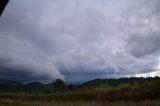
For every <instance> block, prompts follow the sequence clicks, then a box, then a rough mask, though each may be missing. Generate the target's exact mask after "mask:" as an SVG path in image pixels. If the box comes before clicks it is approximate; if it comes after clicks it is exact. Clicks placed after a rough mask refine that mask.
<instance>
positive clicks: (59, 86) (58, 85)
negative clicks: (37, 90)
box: [54, 79, 65, 92]
mask: <svg viewBox="0 0 160 106" xmlns="http://www.w3.org/2000/svg"><path fill="white" fill-rule="evenodd" d="M54 84H55V85H54V91H55V92H63V91H64V90H65V83H64V81H63V80H61V79H56V80H55V82H54Z"/></svg>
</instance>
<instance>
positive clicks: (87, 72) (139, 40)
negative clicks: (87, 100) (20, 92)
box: [0, 0, 160, 82]
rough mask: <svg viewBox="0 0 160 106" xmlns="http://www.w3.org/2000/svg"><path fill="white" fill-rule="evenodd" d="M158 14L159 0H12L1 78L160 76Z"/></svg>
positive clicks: (0, 47)
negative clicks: (149, 74) (151, 74)
mask: <svg viewBox="0 0 160 106" xmlns="http://www.w3.org/2000/svg"><path fill="white" fill-rule="evenodd" d="M159 19H160V0H11V1H10V2H9V4H8V5H7V7H6V9H5V11H4V13H3V15H2V17H1V18H0V78H5V79H14V80H18V81H23V82H26V81H42V82H48V81H52V80H54V79H56V78H61V79H64V80H65V81H68V82H82V81H87V80H91V79H95V78H119V77H125V76H135V75H139V74H144V73H150V72H155V73H156V75H160V72H158V73H157V71H159V69H157V68H156V69H155V68H154V67H156V66H157V65H158V58H159V56H160V20H159ZM154 75H155V74H154V73H153V76H154Z"/></svg>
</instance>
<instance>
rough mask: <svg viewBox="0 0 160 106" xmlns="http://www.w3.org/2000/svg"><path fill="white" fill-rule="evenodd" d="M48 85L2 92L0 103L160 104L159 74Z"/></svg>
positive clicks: (36, 105) (6, 105)
mask: <svg viewBox="0 0 160 106" xmlns="http://www.w3.org/2000/svg"><path fill="white" fill-rule="evenodd" d="M9 84H10V83H9ZM15 84H17V83H15V82H14V85H15ZM3 85H4V83H3ZM10 85H11V84H10ZM19 85H21V84H19ZM35 85H36V86H38V87H39V84H37V83H36V84H35V83H34V88H35V87H36V86H35ZM21 86H24V85H21ZM30 87H32V86H31V84H30ZM47 87H48V88H47ZM47 87H46V88H47V89H46V88H45V89H44V88H43V89H37V88H36V89H34V90H29V91H25V90H24V91H21V92H18V90H15V91H12V90H11V91H10V90H9V91H8V92H7V91H5V92H1V93H0V106H117V105H119V106H160V78H159V77H155V78H121V79H105V80H102V79H96V80H92V81H89V82H86V83H83V84H81V85H77V86H74V85H72V84H69V85H65V83H64V81H62V80H60V79H58V80H56V81H55V82H54V86H53V83H52V86H47ZM1 88H4V86H3V87H1ZM18 89H19V88H18ZM2 90H3V89H2Z"/></svg>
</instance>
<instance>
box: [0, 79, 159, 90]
mask: <svg viewBox="0 0 160 106" xmlns="http://www.w3.org/2000/svg"><path fill="white" fill-rule="evenodd" d="M156 81H160V77H155V78H151V77H149V78H134V77H133V78H119V79H94V80H91V81H87V82H85V83H82V84H79V85H76V86H75V87H76V88H100V87H101V88H102V87H104V88H106V87H111V88H113V87H114V88H116V87H118V86H121V87H123V86H124V85H125V86H126V85H127V84H129V86H130V87H131V86H141V85H142V84H152V83H153V82H156ZM54 86H55V84H54V82H53V83H49V84H43V83H40V82H30V83H27V84H23V83H21V82H18V81H12V80H4V79H0V92H32V91H33V92H34V91H44V92H45V91H46V92H52V91H54ZM65 89H69V87H68V88H67V85H66V87H65Z"/></svg>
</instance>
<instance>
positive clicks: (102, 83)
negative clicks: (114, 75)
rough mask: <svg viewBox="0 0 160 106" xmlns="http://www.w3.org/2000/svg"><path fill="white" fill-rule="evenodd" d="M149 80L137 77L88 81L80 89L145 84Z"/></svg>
mask: <svg viewBox="0 0 160 106" xmlns="http://www.w3.org/2000/svg"><path fill="white" fill-rule="evenodd" d="M148 79H153V78H148ZM148 79H145V78H136V77H131V78H119V79H94V80H91V81H87V82H85V83H82V84H80V85H79V87H100V86H106V87H107V86H112V87H114V86H118V85H121V84H124V83H134V82H138V83H141V82H144V81H146V80H148Z"/></svg>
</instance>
